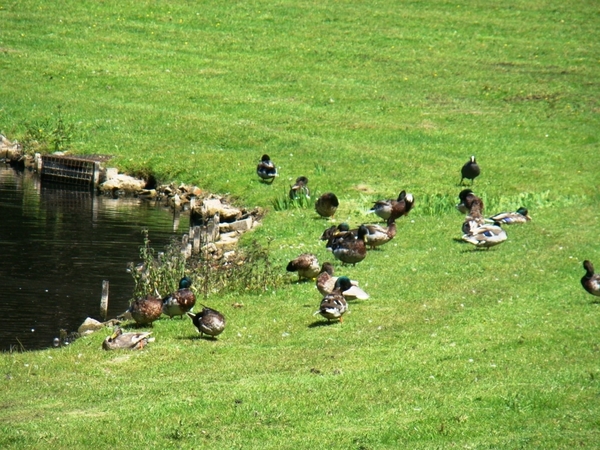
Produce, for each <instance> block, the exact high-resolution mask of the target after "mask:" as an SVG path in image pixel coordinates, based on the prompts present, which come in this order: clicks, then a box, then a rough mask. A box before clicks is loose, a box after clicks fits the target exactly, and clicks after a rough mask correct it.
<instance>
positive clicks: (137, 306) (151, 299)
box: [126, 294, 163, 326]
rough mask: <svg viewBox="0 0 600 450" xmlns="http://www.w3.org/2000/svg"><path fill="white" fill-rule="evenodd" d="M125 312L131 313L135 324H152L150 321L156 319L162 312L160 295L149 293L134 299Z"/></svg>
mask: <svg viewBox="0 0 600 450" xmlns="http://www.w3.org/2000/svg"><path fill="white" fill-rule="evenodd" d="M126 312H128V313H129V314H131V317H132V318H133V320H135V323H136V324H138V325H142V326H143V325H150V326H152V322H154V321H155V320H158V318H159V317H160V316H161V315H162V313H163V301H162V299H161V298H160V297H158V296H156V295H152V294H150V295H147V296H146V297H141V298H137V299H135V300H134V301H133V302H132V303H131V305H130V306H129V309H128V310H127V311H126Z"/></svg>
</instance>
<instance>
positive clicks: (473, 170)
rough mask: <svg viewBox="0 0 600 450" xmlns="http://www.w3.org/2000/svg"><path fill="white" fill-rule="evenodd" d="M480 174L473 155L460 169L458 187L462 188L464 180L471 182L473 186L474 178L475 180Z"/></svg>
mask: <svg viewBox="0 0 600 450" xmlns="http://www.w3.org/2000/svg"><path fill="white" fill-rule="evenodd" d="M480 173H481V169H480V167H479V164H477V161H475V155H473V156H471V158H470V159H469V160H468V161H467V162H466V163H465V164H464V165H463V166H462V168H461V169H460V175H461V179H460V185H461V186H462V184H463V180H464V179H465V178H466V179H467V180H471V184H473V183H474V182H475V178H477V177H478V176H479V174H480Z"/></svg>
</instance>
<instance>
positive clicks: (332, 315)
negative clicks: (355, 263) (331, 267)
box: [313, 277, 352, 323]
mask: <svg viewBox="0 0 600 450" xmlns="http://www.w3.org/2000/svg"><path fill="white" fill-rule="evenodd" d="M351 286H352V284H351V282H350V278H348V277H339V278H338V279H337V281H336V282H335V286H334V289H333V291H332V292H331V294H327V295H326V296H325V297H323V300H321V305H320V306H319V309H318V310H317V311H315V313H314V314H313V315H314V316H316V315H317V314H321V315H322V316H323V317H325V318H326V319H327V320H328V321H331V320H334V319H338V320H339V321H340V323H341V322H342V321H343V317H342V316H343V315H344V314H345V313H346V312H347V311H348V303H347V302H346V299H345V298H344V296H343V295H342V292H343V291H346V290H348V289H350V287H351Z"/></svg>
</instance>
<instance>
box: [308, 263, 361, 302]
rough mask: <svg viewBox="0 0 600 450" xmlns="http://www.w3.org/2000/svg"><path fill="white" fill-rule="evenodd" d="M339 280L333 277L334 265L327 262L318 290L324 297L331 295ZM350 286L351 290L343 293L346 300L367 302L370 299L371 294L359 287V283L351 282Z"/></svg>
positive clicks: (319, 280)
mask: <svg viewBox="0 0 600 450" xmlns="http://www.w3.org/2000/svg"><path fill="white" fill-rule="evenodd" d="M337 279H338V277H334V276H333V265H332V264H331V263H330V262H325V263H323V266H322V267H321V272H320V273H319V276H318V277H317V283H316V284H317V289H318V290H319V292H320V293H321V294H322V295H323V296H325V295H328V294H331V293H332V292H333V290H334V289H335V283H336V281H337ZM350 284H351V286H350V288H349V289H346V290H345V291H343V292H342V295H343V296H344V298H345V299H346V300H356V299H358V300H367V299H368V298H369V294H367V293H366V292H365V291H363V290H362V289H361V288H360V287H358V282H357V281H354V280H350Z"/></svg>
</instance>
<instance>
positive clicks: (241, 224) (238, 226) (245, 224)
mask: <svg viewBox="0 0 600 450" xmlns="http://www.w3.org/2000/svg"><path fill="white" fill-rule="evenodd" d="M252 222H253V220H252V217H246V218H245V219H242V220H236V221H235V222H225V223H222V224H220V225H219V229H220V231H221V233H228V232H231V231H237V232H240V233H243V232H244V231H248V230H250V229H252V225H253V224H252Z"/></svg>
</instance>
